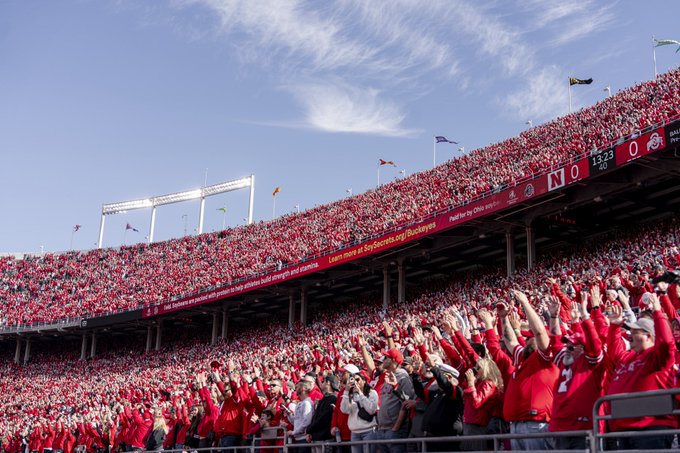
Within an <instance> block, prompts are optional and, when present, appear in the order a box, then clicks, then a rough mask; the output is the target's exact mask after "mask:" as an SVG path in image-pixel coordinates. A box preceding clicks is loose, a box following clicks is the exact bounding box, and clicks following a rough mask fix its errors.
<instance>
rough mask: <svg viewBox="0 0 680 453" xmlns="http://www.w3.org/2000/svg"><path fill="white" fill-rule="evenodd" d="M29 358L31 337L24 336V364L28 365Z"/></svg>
mask: <svg viewBox="0 0 680 453" xmlns="http://www.w3.org/2000/svg"><path fill="white" fill-rule="evenodd" d="M29 360H31V337H28V338H26V350H25V351H24V365H28V361H29Z"/></svg>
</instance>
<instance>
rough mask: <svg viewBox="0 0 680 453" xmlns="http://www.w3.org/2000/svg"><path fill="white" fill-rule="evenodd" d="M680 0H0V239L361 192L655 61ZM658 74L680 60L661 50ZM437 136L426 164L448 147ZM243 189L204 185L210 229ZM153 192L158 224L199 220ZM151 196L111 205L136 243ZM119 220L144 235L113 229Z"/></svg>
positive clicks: (545, 115) (33, 238)
mask: <svg viewBox="0 0 680 453" xmlns="http://www.w3.org/2000/svg"><path fill="white" fill-rule="evenodd" d="M678 13H680V4H679V3H676V2H674V1H648V2H645V4H644V7H642V4H641V3H639V2H631V1H619V2H607V1H596V0H561V1H544V0H526V1H523V2H505V1H495V2H493V1H472V0H443V1H436V0H428V1H424V0H423V1H415V0H412V1H405V0H404V1H400V0H389V1H388V0H385V1H379V0H375V1H368V2H367V1H362V0H355V1H351V0H339V1H334V2H331V1H328V2H315V1H296V0H271V1H267V0H258V1H252V0H168V1H163V0H157V1H147V2H139V1H132V0H117V1H114V0H111V1H107V0H97V1H94V0H61V1H58V2H52V1H26V0H0V156H2V165H1V166H0V184H1V189H2V191H1V193H2V196H1V197H0V210H1V211H0V212H2V218H3V220H2V222H0V251H2V252H38V251H39V250H40V249H41V246H42V247H43V248H44V250H45V251H60V250H68V248H69V247H70V241H71V236H72V228H73V225H75V224H81V225H82V229H81V230H80V231H79V232H78V233H75V235H73V247H74V248H75V249H86V248H91V247H93V245H94V244H95V243H96V240H97V233H98V228H99V218H100V212H101V205H102V203H108V202H115V201H124V200H130V199H137V198H145V197H149V196H153V195H161V194H165V193H171V192H176V191H182V190H189V189H195V188H198V187H200V186H201V185H202V184H203V182H204V178H205V176H206V169H207V181H208V184H214V183H217V182H221V181H227V180H231V179H237V178H240V177H243V176H247V175H250V174H255V175H256V195H255V219H256V220H260V219H270V218H271V216H272V195H271V194H272V190H273V189H274V187H276V186H280V187H281V193H280V194H279V195H278V196H277V200H276V203H277V206H276V210H277V215H278V214H281V213H284V212H291V211H293V210H294V209H295V206H296V205H299V206H300V207H301V209H306V208H310V207H313V206H315V205H317V204H322V203H327V202H330V201H333V200H336V199H338V198H340V197H343V196H345V195H346V189H348V188H351V189H352V191H353V192H354V193H355V194H356V193H359V192H363V191H365V190H367V189H369V188H371V187H374V186H375V184H376V167H377V162H378V159H379V158H383V159H387V160H393V161H395V162H396V164H397V165H398V168H387V167H384V168H383V170H382V173H381V179H382V180H383V181H388V180H390V179H393V178H395V177H399V176H400V173H399V171H400V170H404V171H405V173H406V174H412V173H413V172H416V171H420V170H423V169H426V168H429V167H431V165H432V137H433V135H444V136H447V137H449V138H450V139H454V140H457V141H460V142H461V144H460V145H459V146H463V147H464V148H465V150H466V151H469V150H472V149H474V148H477V147H480V146H484V145H486V144H489V143H493V142H497V141H500V140H502V139H504V138H507V137H510V136H513V135H516V134H518V133H519V132H520V131H521V130H522V129H523V128H525V127H527V126H526V125H525V122H526V121H527V120H532V122H533V124H534V125H536V124H539V123H541V122H544V121H547V120H550V119H552V118H555V117H558V116H560V115H563V114H565V113H566V112H567V109H568V93H567V77H568V76H575V77H579V78H588V77H592V78H594V80H595V82H594V83H593V84H592V85H590V86H577V87H574V89H573V95H574V99H573V102H574V107H584V106H588V105H592V104H593V103H594V102H596V101H597V100H599V99H601V98H602V97H603V96H605V95H606V93H605V92H604V91H603V88H604V87H605V86H607V85H610V86H611V88H612V91H613V92H616V91H617V90H618V89H621V88H624V87H627V86H630V85H631V84H634V83H636V82H640V81H645V80H648V79H650V78H652V77H653V64H652V50H651V37H652V35H656V37H657V38H660V39H680V28H678V26H677V19H676V17H677V15H678ZM657 63H658V68H659V71H660V72H662V71H666V70H668V69H669V68H672V67H676V66H677V65H678V63H680V53H678V54H676V53H674V49H673V48H671V47H663V48H659V49H657ZM457 149H458V146H454V145H447V144H441V145H438V147H437V157H438V161H439V162H442V161H443V160H445V159H450V158H455V157H456V156H458V155H460V154H459V152H458V151H457ZM247 203H248V194H247V191H240V192H234V193H230V194H225V195H221V196H218V197H213V198H209V199H208V201H207V206H206V217H205V227H204V230H205V231H212V230H217V229H220V228H221V225H222V220H223V217H222V213H221V212H220V211H218V210H217V208H219V207H221V206H227V209H228V214H227V217H226V221H227V224H228V225H238V224H241V223H243V219H244V217H246V214H247ZM198 210H199V208H198V202H189V203H184V204H178V205H170V206H164V207H161V208H159V209H158V213H157V226H156V234H155V236H156V239H157V240H163V239H168V238H171V237H178V236H181V235H182V234H183V233H184V229H185V221H184V219H183V218H182V216H183V215H184V214H186V216H187V217H186V229H187V232H188V233H193V231H194V228H195V227H196V226H197V224H198ZM149 217H150V212H149V211H131V212H129V213H127V214H125V215H116V216H109V217H108V218H107V225H106V232H105V238H104V245H105V246H117V245H120V244H122V243H123V242H124V241H125V242H127V243H128V244H131V243H133V242H137V241H144V236H145V235H146V234H147V233H148V228H149ZM126 223H130V224H132V225H133V226H134V227H136V228H138V229H139V230H140V233H133V232H128V233H127V234H125V231H124V230H125V224H126Z"/></svg>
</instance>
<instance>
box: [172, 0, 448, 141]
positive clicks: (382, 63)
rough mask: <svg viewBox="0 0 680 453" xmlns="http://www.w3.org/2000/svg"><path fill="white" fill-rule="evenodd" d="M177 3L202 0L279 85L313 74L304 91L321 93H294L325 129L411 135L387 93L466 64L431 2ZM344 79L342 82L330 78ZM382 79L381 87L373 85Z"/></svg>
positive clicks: (420, 88)
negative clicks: (439, 28)
mask: <svg viewBox="0 0 680 453" xmlns="http://www.w3.org/2000/svg"><path fill="white" fill-rule="evenodd" d="M174 4H175V5H176V6H177V7H180V8H188V7H192V6H197V5H198V6H201V7H203V8H207V9H208V10H210V11H212V12H213V13H215V14H216V16H217V17H218V19H219V30H220V32H221V33H222V34H224V35H225V36H229V38H230V40H232V43H233V44H234V46H235V48H237V49H239V55H240V57H241V58H242V59H243V61H244V62H246V63H247V64H250V65H258V66H269V65H272V66H274V67H275V68H274V69H275V70H274V71H272V73H274V74H276V77H278V80H276V81H275V83H276V84H277V85H283V86H296V85H297V84H298V83H299V82H298V81H299V80H300V79H303V80H308V81H311V82H310V83H309V84H307V85H305V86H304V88H305V90H304V91H306V92H307V93H309V92H311V93H314V94H315V95H314V96H313V97H312V98H311V99H310V98H308V94H306V95H305V96H300V95H296V96H295V99H297V100H298V102H299V103H300V105H301V106H302V107H303V109H304V110H305V113H304V119H305V121H307V126H308V127H312V128H317V129H320V130H323V131H332V132H335V131H338V132H357V133H375V134H378V135H402V136H403V135H409V134H411V131H404V130H402V127H401V123H402V121H403V120H404V114H403V112H402V110H401V109H400V108H399V107H397V105H396V103H395V102H393V101H389V100H388V99H387V96H388V95H387V94H385V93H393V94H396V95H405V94H406V95H408V93H411V94H412V95H414V96H417V95H418V94H420V93H422V92H426V91H428V90H429V89H430V87H429V86H427V84H425V85H423V82H422V80H423V76H424V75H433V76H434V77H435V78H440V79H450V78H451V77H454V76H455V75H457V74H458V72H459V71H460V63H459V61H458V60H456V58H455V57H454V55H453V52H452V50H451V48H450V46H449V44H448V43H447V42H446V40H445V39H442V37H441V36H440V35H437V34H436V33H434V32H430V31H428V27H427V24H428V23H431V21H432V10H430V9H428V8H427V6H426V5H415V4H412V3H410V2H395V3H384V4H378V3H370V2H353V1H342V0H340V1H337V2H332V3H326V4H324V5H323V6H322V7H320V6H319V5H314V4H309V3H308V2H305V1H303V0H261V1H260V0H258V1H248V0H177V1H175V2H174ZM339 79H342V80H343V81H344V82H343V83H335V84H334V85H335V86H333V83H332V82H329V80H339ZM350 85H351V86H352V87H353V88H352V89H348V88H347V87H348V86H350ZM376 86H378V87H379V88H380V90H382V94H381V95H379V93H380V92H379V91H378V90H376V89H375V88H371V87H376ZM302 91H303V90H302V88H300V89H298V90H295V93H296V94H297V93H299V92H302ZM350 94H351V95H356V94H361V96H363V98H361V97H358V96H357V97H354V98H351V97H350ZM332 102H338V103H339V104H338V105H337V106H333V104H332ZM347 112H351V114H352V116H353V117H354V118H357V119H356V120H354V119H352V118H351V117H350V115H349V114H348V113H347ZM296 123H297V122H296V121H293V122H287V123H286V122H285V121H284V122H282V123H279V124H296ZM269 124H272V123H269Z"/></svg>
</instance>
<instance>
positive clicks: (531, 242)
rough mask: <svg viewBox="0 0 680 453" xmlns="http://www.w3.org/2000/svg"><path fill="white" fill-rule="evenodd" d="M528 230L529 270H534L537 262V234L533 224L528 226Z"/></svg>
mask: <svg viewBox="0 0 680 453" xmlns="http://www.w3.org/2000/svg"><path fill="white" fill-rule="evenodd" d="M526 232H527V270H529V271H530V270H532V269H533V268H534V265H535V263H536V235H535V233H534V229H533V228H532V227H531V225H527V226H526Z"/></svg>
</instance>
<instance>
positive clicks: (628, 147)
mask: <svg viewBox="0 0 680 453" xmlns="http://www.w3.org/2000/svg"><path fill="white" fill-rule="evenodd" d="M665 147H666V139H665V133H664V128H663V127H660V128H658V129H655V130H653V131H652V132H648V133H646V134H644V135H641V136H639V137H638V138H635V139H633V140H629V141H627V142H625V143H622V144H620V145H617V146H616V148H615V154H616V165H617V166H618V165H623V164H625V163H627V162H630V161H632V160H635V159H639V158H640V157H642V156H646V155H647V154H651V153H653V152H655V151H660V150H662V149H664V148H665Z"/></svg>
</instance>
